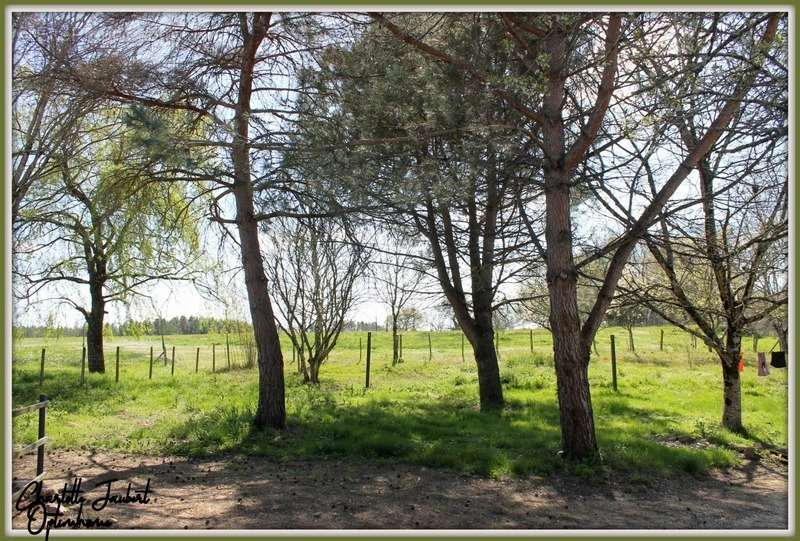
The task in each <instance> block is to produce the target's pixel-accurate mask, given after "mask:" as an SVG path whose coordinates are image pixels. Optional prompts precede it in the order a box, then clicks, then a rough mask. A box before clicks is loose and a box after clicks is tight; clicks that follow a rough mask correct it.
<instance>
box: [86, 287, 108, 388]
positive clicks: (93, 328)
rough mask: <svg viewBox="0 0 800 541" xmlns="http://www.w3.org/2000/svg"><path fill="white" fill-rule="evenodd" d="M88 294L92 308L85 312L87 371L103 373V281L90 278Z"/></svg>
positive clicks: (104, 304) (104, 305) (104, 369)
mask: <svg viewBox="0 0 800 541" xmlns="http://www.w3.org/2000/svg"><path fill="white" fill-rule="evenodd" d="M89 294H90V295H91V299H92V309H91V311H90V312H89V313H88V314H86V353H87V363H88V365H89V372H93V373H101V374H102V373H105V371H106V361H105V355H104V354H103V322H104V320H105V315H106V313H105V308H106V303H105V300H104V299H103V282H102V281H101V280H98V279H94V278H92V279H90V283H89Z"/></svg>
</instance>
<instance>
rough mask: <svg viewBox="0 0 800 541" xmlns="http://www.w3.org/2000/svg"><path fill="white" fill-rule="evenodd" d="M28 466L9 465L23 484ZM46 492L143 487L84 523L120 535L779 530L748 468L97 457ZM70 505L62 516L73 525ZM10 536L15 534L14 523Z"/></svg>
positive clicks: (775, 480)
mask: <svg viewBox="0 0 800 541" xmlns="http://www.w3.org/2000/svg"><path fill="white" fill-rule="evenodd" d="M32 462H35V461H34V460H33V457H30V456H29V457H26V460H24V461H23V460H20V461H15V462H14V470H13V471H14V476H15V477H17V478H23V479H29V478H30V477H32V473H33V464H32ZM47 464H48V470H49V475H48V479H49V480H50V482H49V484H48V486H49V487H52V488H54V489H56V490H60V489H61V487H63V486H64V483H65V481H66V480H67V479H71V478H72V477H74V476H80V477H82V478H83V485H82V487H83V489H84V490H87V491H88V494H87V496H86V497H87V500H88V502H89V504H90V503H91V501H92V500H93V499H95V498H97V497H99V496H101V495H102V494H103V493H105V490H106V485H102V487H101V488H98V489H94V490H89V489H90V488H92V487H94V486H95V485H96V484H97V483H106V482H108V481H110V480H113V479H119V480H120V481H118V482H115V483H113V484H112V485H111V487H112V488H111V490H112V493H115V494H124V493H125V489H126V488H127V485H128V482H132V483H133V488H134V489H137V488H139V489H141V488H144V486H145V483H146V481H147V478H150V479H151V481H150V491H151V495H150V499H151V503H149V504H148V505H141V504H128V505H113V506H112V505H109V507H108V508H106V509H104V510H103V511H101V512H100V513H95V512H92V511H88V512H87V511H86V509H88V506H89V504H85V510H84V515H83V516H84V517H86V516H87V515H88V516H100V517H101V518H103V519H107V518H110V517H112V518H113V519H114V521H115V522H114V526H115V527H118V528H125V529H134V528H136V529H139V528H159V529H203V528H241V529H249V528H256V529H284V528H291V529H298V528H299V529H328V528H334V529H360V528H375V529H385V528H398V529H440V528H447V529H467V528H470V529H472V528H487V529H489V528H491V529H495V528H498V529H504V528H513V529H529V528H530V529H543V528H544V529H564V528H566V529H584V528H598V529H605V528H659V529H660V528H676V529H684V528H723V529H727V528H737V529H744V528H775V529H786V528H787V516H788V515H787V500H788V496H787V490H788V482H787V472H786V468H785V465H782V464H779V463H773V462H767V461H749V462H748V463H747V465H746V466H745V467H743V468H741V469H737V470H732V471H729V472H715V473H713V474H712V475H711V476H708V477H705V478H703V479H695V478H692V477H689V476H682V477H681V478H680V479H669V480H667V479H660V480H656V481H653V482H650V483H649V484H648V485H644V484H642V483H635V482H631V481H629V480H616V481H615V480H605V481H601V482H597V483H587V482H585V481H582V480H580V479H575V478H562V477H548V478H528V479H524V480H501V481H498V480H490V479H483V478H479V477H472V476H460V475H458V474H455V473H452V472H448V471H445V470H434V469H430V468H425V467H418V466H403V465H398V466H392V465H370V464H350V463H343V462H336V461H314V462H303V461H298V462H291V463H275V462H272V461H269V460H266V459H263V458H258V457H240V456H231V457H217V458H214V459H202V460H187V459H183V458H177V457H149V456H147V457H145V456H138V455H122V454H116V453H107V452H96V453H95V452H89V451H55V452H53V453H50V454H49V455H48V463H47ZM76 511H77V507H74V506H73V507H67V513H66V516H75V514H76ZM13 524H14V527H16V528H24V527H25V525H26V519H25V516H24V515H23V514H21V513H16V514H15V516H14V519H13Z"/></svg>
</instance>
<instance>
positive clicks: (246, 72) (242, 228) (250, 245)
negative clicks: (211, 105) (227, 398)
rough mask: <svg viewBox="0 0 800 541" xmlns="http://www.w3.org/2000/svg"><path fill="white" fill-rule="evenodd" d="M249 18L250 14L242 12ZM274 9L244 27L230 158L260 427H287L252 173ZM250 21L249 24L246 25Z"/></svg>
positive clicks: (276, 339) (276, 338) (283, 389)
mask: <svg viewBox="0 0 800 541" xmlns="http://www.w3.org/2000/svg"><path fill="white" fill-rule="evenodd" d="M243 16H244V18H245V20H246V18H247V16H246V15H243ZM269 21H270V15H269V14H263V13H256V14H255V15H254V16H253V19H252V28H250V29H249V30H248V29H247V28H243V30H242V31H243V34H244V35H243V36H242V37H243V39H244V46H243V48H242V57H241V73H240V79H239V95H238V101H237V105H238V107H237V110H236V115H235V117H234V127H235V131H236V133H235V136H234V142H233V148H232V151H231V158H232V161H233V176H234V181H233V188H232V192H233V195H234V199H235V201H236V226H237V229H238V232H239V243H240V245H241V255H242V268H243V270H244V281H245V284H246V286H247V299H248V303H249V306H250V317H251V319H252V322H253V332H254V335H255V342H256V348H257V349H258V378H259V381H258V383H259V384H258V408H257V410H256V416H255V420H254V424H255V426H256V427H257V428H266V427H271V428H278V429H282V428H285V427H286V401H285V396H284V393H285V388H284V381H283V356H282V354H281V345H280V337H279V335H278V327H277V325H276V324H275V315H274V313H273V310H272V302H271V300H270V297H269V293H268V292H267V277H266V274H265V273H264V264H263V261H262V260H261V246H260V244H259V239H258V222H257V221H256V219H255V210H254V207H253V189H252V185H251V178H250V152H249V147H248V143H249V130H250V124H249V122H250V120H249V119H250V98H251V95H252V91H253V69H254V66H255V62H256V60H255V56H256V51H257V50H258V47H259V45H260V43H261V41H262V40H263V39H264V37H265V36H266V32H267V27H268V26H269ZM243 26H245V27H246V24H245V25H243Z"/></svg>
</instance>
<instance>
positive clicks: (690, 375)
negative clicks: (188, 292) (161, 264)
mask: <svg viewBox="0 0 800 541" xmlns="http://www.w3.org/2000/svg"><path fill="white" fill-rule="evenodd" d="M664 329H665V339H664V341H665V343H664V351H663V352H662V351H659V331H660V328H659V327H650V328H639V329H636V330H635V331H634V332H635V342H636V349H637V351H636V353H631V352H627V351H625V350H626V349H627V331H625V330H624V329H619V328H616V329H603V330H602V331H601V332H600V334H599V336H598V338H597V348H598V351H599V354H598V355H593V357H592V362H591V364H590V371H589V372H590V380H591V385H592V387H591V389H592V400H593V405H594V413H595V419H596V425H597V433H598V438H599V442H600V447H601V453H602V457H603V468H598V467H597V465H578V466H574V465H573V466H568V465H566V464H565V463H564V462H563V461H561V460H560V458H559V456H558V449H559V437H560V435H559V425H558V408H557V403H556V390H555V375H554V371H553V365H552V353H551V343H550V338H549V334H548V333H547V332H546V331H544V330H537V331H535V332H534V351H533V352H531V351H530V344H529V335H528V331H509V332H502V333H501V335H500V341H499V351H500V358H501V363H500V364H501V377H502V381H503V386H504V392H505V396H506V400H507V406H506V407H505V408H504V409H503V410H502V411H500V412H497V413H482V412H480V411H479V409H478V389H477V373H476V368H475V365H474V362H473V361H472V360H471V359H470V351H469V345H468V344H466V345H465V348H466V351H465V353H466V362H462V361H461V335H460V333H458V332H446V333H434V334H433V339H432V342H433V359H432V361H430V362H429V361H428V338H427V333H424V332H415V333H404V337H403V349H404V358H405V362H403V363H402V364H400V365H398V366H396V367H392V366H391V362H390V360H391V335H390V334H389V333H384V332H381V333H373V347H374V351H373V357H372V375H371V386H370V389H369V390H368V391H365V390H364V388H363V386H364V365H365V362H364V359H363V358H362V361H361V362H360V363H359V339H361V340H362V346H363V348H366V333H358V334H357V333H346V334H344V335H343V336H342V337H341V339H340V341H339V344H338V346H337V348H336V350H335V351H334V353H333V354H332V356H331V358H330V360H329V361H328V362H327V363H326V364H324V365H323V367H322V371H321V375H320V377H321V379H322V384H321V385H320V387H319V388H315V387H310V386H307V385H303V384H302V383H301V381H300V379H299V377H298V376H297V374H296V373H295V371H294V370H293V369H292V367H291V366H290V365H291V348H290V346H289V342H288V340H286V338H285V337H283V347H284V358H285V359H286V365H287V366H286V377H287V389H286V397H287V409H288V421H289V430H287V431H285V432H271V431H270V432H266V433H254V432H253V431H251V420H252V416H253V411H254V408H255V404H256V396H257V393H256V391H257V388H256V385H257V372H256V370H255V369H244V368H238V367H237V365H238V364H239V363H240V362H241V361H242V358H243V355H242V353H241V352H240V351H239V350H238V349H237V348H236V347H233V352H232V357H233V361H232V365H233V366H232V369H231V370H227V362H226V356H225V355H226V354H225V346H224V344H225V337H224V336H169V337H167V346H168V348H171V347H172V346H175V347H176V368H175V375H174V376H171V375H170V366H169V365H167V366H165V365H164V364H163V363H156V364H155V365H154V369H153V379H152V380H149V379H148V365H149V361H148V357H149V348H150V346H151V345H153V346H154V350H155V351H156V352H159V351H160V341H159V340H160V339H159V338H157V337H155V338H153V337H146V338H142V339H134V338H130V337H117V338H112V339H109V340H107V342H106V369H107V371H106V373H105V374H88V373H87V382H86V385H85V386H84V387H80V386H79V384H78V382H79V378H80V347H81V341H80V339H75V338H61V339H59V340H55V339H49V340H44V339H24V340H20V341H18V342H16V343H15V344H14V356H13V363H12V378H13V379H12V381H13V402H14V406H21V405H25V404H28V403H32V402H34V401H35V400H36V398H37V397H38V395H39V393H40V389H39V385H38V382H39V355H40V352H41V348H42V347H47V357H46V375H45V382H44V386H43V387H42V389H41V392H44V393H45V394H47V395H48V396H49V397H51V399H52V403H51V405H50V407H49V408H48V430H47V432H48V436H49V437H50V439H51V441H50V445H52V446H55V447H59V448H81V447H88V448H101V449H115V450H119V451H126V452H135V453H154V454H167V453H170V454H171V453H176V454H183V455H188V456H199V455H208V454H215V453H221V452H242V453H251V454H258V455H266V456H270V457H273V458H275V459H279V460H282V459H297V458H313V457H335V458H342V459H347V460H355V461H358V460H370V461H377V462H380V461H389V462H405V463H412V464H423V465H429V466H439V467H446V468H451V469H454V470H457V471H460V472H465V473H478V474H482V475H489V476H493V477H502V476H507V475H526V474H549V473H553V472H557V471H563V470H564V469H568V470H569V471H571V472H572V473H575V474H585V475H595V474H597V473H598V472H599V471H602V470H603V469H606V470H609V469H610V470H615V471H623V472H629V473H630V474H631V475H632V476H637V477H645V478H646V477H647V476H649V475H652V474H653V473H658V474H664V475H669V474H674V473H678V472H688V473H692V474H701V473H703V472H705V471H707V470H708V469H710V468H715V467H722V468H724V467H728V466H731V465H733V464H735V463H736V461H737V460H738V459H737V457H738V454H737V453H736V452H734V449H736V448H738V447H742V446H751V445H757V446H759V445H767V446H777V447H785V446H786V441H787V409H788V406H787V396H788V394H787V377H786V370H772V372H771V374H770V376H769V377H767V378H763V377H762V378H759V377H758V376H757V375H756V370H755V354H754V353H752V344H751V343H750V342H749V339H747V340H745V344H744V349H745V351H746V354H745V360H746V365H747V369H746V371H745V372H744V374H743V383H742V387H743V408H744V421H745V424H746V426H747V428H748V431H749V432H748V434H747V436H741V435H736V434H732V433H730V432H728V431H725V430H723V429H721V428H719V418H720V416H721V408H722V381H721V372H720V368H719V364H718V362H717V361H716V359H714V358H713V357H712V355H711V354H710V353H708V351H707V350H706V349H705V348H704V347H703V346H702V345H699V346H698V349H693V348H690V347H688V345H689V339H688V337H687V336H686V334H685V333H683V332H680V331H678V330H677V329H673V328H668V327H665V328H664ZM611 333H614V334H615V335H616V338H617V351H618V355H617V358H618V367H619V368H618V374H619V392H614V391H613V389H612V388H611V373H610V372H611V369H610V361H609V357H610V352H609V338H608V336H609V334H611ZM212 343H217V344H218V345H217V351H216V355H217V359H216V366H217V369H218V372H217V373H216V374H212V373H211V344H212ZM773 343H774V339H769V338H762V339H761V340H760V342H759V349H761V350H762V351H764V350H768V349H769V348H771V347H772V345H773ZM117 346H119V347H120V367H121V369H120V382H119V383H115V382H114V351H115V348H116V347H117ZM197 347H200V348H201V354H200V372H199V373H198V374H195V373H194V368H195V352H196V348H197ZM364 356H365V352H364ZM690 361H691V362H690ZM220 369H222V370H221V371H220ZM13 434H14V440H15V443H24V442H28V441H33V440H34V439H35V438H36V416H35V415H23V416H21V417H17V418H15V419H14V424H13ZM680 442H683V443H680Z"/></svg>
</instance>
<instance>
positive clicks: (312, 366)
mask: <svg viewBox="0 0 800 541" xmlns="http://www.w3.org/2000/svg"><path fill="white" fill-rule="evenodd" d="M321 364H322V363H320V362H318V361H316V360H314V359H309V360H308V369H309V370H308V382H309V383H311V385H319V369H320V366H321Z"/></svg>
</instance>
